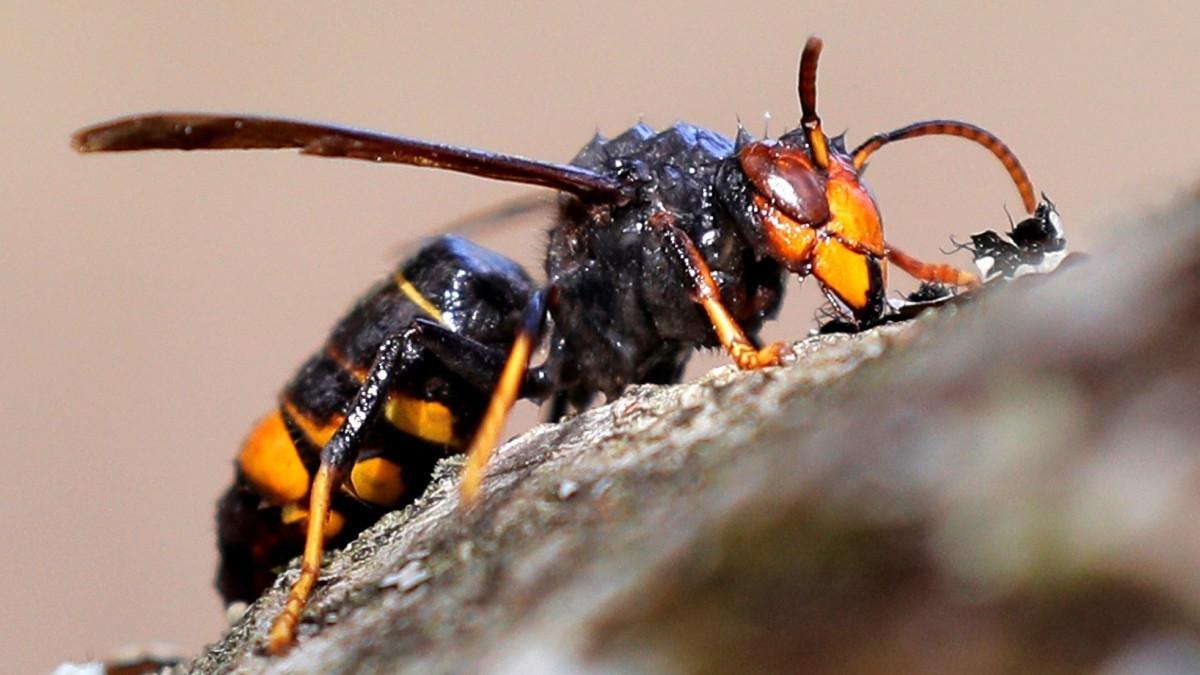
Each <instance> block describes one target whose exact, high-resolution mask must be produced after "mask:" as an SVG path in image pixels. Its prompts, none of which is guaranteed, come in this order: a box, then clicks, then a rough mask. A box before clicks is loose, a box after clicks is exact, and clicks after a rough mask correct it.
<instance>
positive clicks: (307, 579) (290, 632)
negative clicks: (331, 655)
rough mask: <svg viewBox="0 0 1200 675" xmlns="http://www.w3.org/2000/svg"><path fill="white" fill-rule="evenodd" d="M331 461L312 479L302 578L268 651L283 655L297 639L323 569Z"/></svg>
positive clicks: (276, 624) (276, 625)
mask: <svg viewBox="0 0 1200 675" xmlns="http://www.w3.org/2000/svg"><path fill="white" fill-rule="evenodd" d="M332 473H333V471H332V469H331V467H330V466H329V464H326V463H324V462H322V463H321V468H320V469H318V470H317V476H316V478H314V479H313V484H312V498H311V500H310V502H309V511H308V532H307V536H306V538H305V540H304V556H303V558H301V561H300V577H299V578H298V579H296V583H295V584H294V585H292V590H291V591H290V592H289V593H288V599H287V603H286V604H284V606H283V610H282V611H281V612H280V613H279V616H276V617H275V621H274V622H272V623H271V632H270V633H269V634H268V637H267V653H268V654H272V655H276V654H282V653H284V652H286V651H287V650H288V648H290V647H291V646H292V642H293V641H295V639H296V625H297V624H298V623H300V613H301V612H303V611H304V605H305V604H307V603H308V596H309V595H310V594H311V593H312V589H313V586H315V585H316V583H317V576H318V575H319V574H320V572H321V555H322V554H323V553H324V552H325V525H326V522H327V520H328V518H329V500H330V497H331V494H332V491H333V485H334V483H335V482H339V481H335V480H334V477H333V475H332Z"/></svg>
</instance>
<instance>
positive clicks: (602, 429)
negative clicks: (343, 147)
mask: <svg viewBox="0 0 1200 675" xmlns="http://www.w3.org/2000/svg"><path fill="white" fill-rule="evenodd" d="M1138 220H1139V221H1140V222H1136V223H1130V224H1129V230H1130V234H1129V236H1128V237H1126V238H1124V239H1123V240H1121V241H1120V242H1117V245H1116V246H1115V247H1112V248H1110V249H1108V250H1106V251H1103V252H1100V253H1097V254H1095V255H1093V256H1092V257H1091V258H1090V259H1089V260H1087V261H1086V262H1084V263H1081V264H1078V265H1072V266H1070V267H1069V268H1067V269H1062V270H1060V271H1059V272H1057V273H1055V274H1053V275H1050V276H1048V277H1043V278H1036V279H1028V278H1027V279H1022V280H1018V281H1017V282H1014V283H1012V284H1009V285H1007V286H1005V287H1002V288H997V289H994V290H992V291H990V292H987V293H984V294H983V295H982V296H981V297H979V298H978V299H976V300H974V301H972V302H970V303H967V304H963V305H960V306H956V307H948V308H943V309H940V310H937V311H934V312H931V313H929V314H926V315H924V316H923V317H921V318H920V319H918V320H916V321H913V322H910V323H907V324H903V325H896V326H890V327H884V328H880V329H876V330H872V331H869V332H866V333H863V334H859V335H854V336H821V337H812V338H809V339H806V340H803V341H800V342H798V343H796V345H795V346H794V348H793V350H792V353H791V355H790V356H789V358H788V363H787V365H786V366H784V367H781V368H774V369H768V370H765V371H760V372H737V371H735V370H733V369H732V368H728V367H727V368H719V369H717V370H714V371H712V372H710V373H708V374H707V375H706V376H704V377H703V378H701V379H700V380H699V381H696V382H691V383H687V384H681V385H676V386H645V387H638V388H635V389H633V390H631V391H629V392H628V393H627V394H626V395H624V396H622V397H621V398H620V399H619V400H617V401H615V402H613V403H611V404H609V405H605V406H603V407H598V408H596V409H593V410H590V411H587V412H585V413H583V414H581V415H579V416H577V417H575V418H572V419H569V420H567V421H565V422H563V423H562V424H558V425H543V426H540V427H537V428H535V429H533V430H532V431H530V432H529V433H527V434H524V435H523V436H521V437H519V438H517V439H514V440H513V441H510V442H509V443H507V444H505V445H504V446H503V447H502V448H501V449H500V451H499V454H498V456H497V458H496V460H495V461H494V463H493V464H492V466H491V468H490V471H489V475H488V480H487V481H486V482H485V492H486V496H485V498H484V500H483V501H482V503H481V504H479V505H478V507H477V508H475V509H473V510H472V511H470V512H469V513H462V512H460V511H459V510H458V508H457V505H458V499H457V490H456V488H457V480H456V473H457V469H458V467H459V463H458V462H453V461H451V462H446V463H444V464H443V465H442V466H441V467H440V469H439V475H438V477H437V478H436V479H435V481H434V483H433V485H432V486H431V488H430V489H429V491H428V492H427V494H426V495H425V496H424V497H423V498H421V499H420V500H419V501H418V502H417V503H415V504H413V505H412V506H411V507H409V508H406V509H404V510H403V511H399V512H396V513H392V514H389V515H388V516H386V517H385V518H383V519H382V520H381V521H380V522H379V523H378V524H377V525H375V526H374V527H373V528H371V529H370V530H368V531H367V532H366V533H364V535H363V536H362V537H360V538H359V539H358V540H357V541H355V542H354V543H353V544H351V545H350V546H348V547H347V548H346V549H345V550H343V551H340V552H336V553H333V554H330V555H329V556H327V562H326V565H325V567H324V570H323V574H322V578H321V582H320V583H319V585H318V588H317V591H316V594H315V596H314V598H313V601H312V603H311V604H310V606H309V608H308V610H307V612H306V614H305V620H304V623H303V624H302V627H301V633H300V642H299V644H298V646H297V647H296V648H295V649H293V650H292V651H291V653H289V654H288V655H287V656H285V657H282V658H277V659H268V658H266V657H264V656H262V655H260V654H259V653H257V651H256V647H257V645H258V644H259V643H260V641H261V639H262V636H264V635H265V633H266V630H267V627H268V625H269V621H270V619H271V617H272V616H273V615H274V614H275V613H276V611H277V610H278V609H279V607H280V606H281V604H282V602H283V598H284V595H285V593H286V589H287V586H288V585H289V584H290V583H291V582H292V581H293V580H294V579H295V576H296V571H297V569H296V566H295V564H293V566H292V567H291V568H290V569H289V571H288V572H287V573H285V574H284V575H283V576H282V579H281V581H280V582H278V583H277V584H276V585H275V587H274V588H273V589H272V590H270V591H269V592H268V593H266V594H265V596H264V597H263V598H261V599H260V600H259V601H258V602H257V603H255V604H254V605H253V606H252V607H251V608H250V610H249V611H248V612H247V613H246V614H245V615H244V616H243V618H242V619H241V620H240V621H239V622H237V623H236V624H235V625H234V626H233V627H232V628H231V630H230V631H229V633H228V635H227V636H226V637H225V638H224V639H223V640H222V641H221V642H219V643H218V644H215V645H212V646H211V647H210V648H209V649H208V650H207V651H206V652H205V653H204V654H202V655H201V656H199V657H198V658H197V659H196V660H195V661H194V662H192V663H191V664H190V665H189V666H187V669H189V670H191V671H194V672H215V671H230V670H232V671H236V672H246V673H267V672H278V673H283V672H288V673H291V672H322V673H351V672H354V673H359V672H488V673H533V672H614V671H622V672H678V673H719V672H752V671H778V672H809V671H817V672H820V671H827V672H841V673H895V672H946V673H964V672H970V673H1000V672H1044V673H1070V672H1097V671H1098V670H1100V671H1103V672H1108V673H1124V672H1130V673H1132V672H1200V574H1198V573H1197V572H1198V570H1200V452H1197V450H1198V449H1200V342H1198V341H1197V339H1196V335H1197V332H1198V331H1200V205H1198V203H1197V199H1196V198H1195V196H1193V197H1192V198H1190V199H1187V200H1183V201H1181V202H1179V203H1177V204H1176V205H1175V206H1174V207H1173V208H1172V209H1171V210H1170V211H1169V212H1167V213H1164V214H1158V215H1154V214H1147V215H1145V216H1144V217H1141V218H1139V219H1138ZM1134 232H1136V235H1135V234H1133V233H1134ZM1172 668H1174V669H1176V670H1171V669H1172ZM1164 669H1165V670H1164Z"/></svg>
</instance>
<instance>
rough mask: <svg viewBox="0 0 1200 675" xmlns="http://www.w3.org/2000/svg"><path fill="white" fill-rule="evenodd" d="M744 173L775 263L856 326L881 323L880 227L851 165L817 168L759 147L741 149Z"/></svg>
mask: <svg viewBox="0 0 1200 675" xmlns="http://www.w3.org/2000/svg"><path fill="white" fill-rule="evenodd" d="M738 159H739V162H740V164H741V167H742V171H743V172H744V173H745V174H746V177H747V178H748V179H749V180H750V184H751V185H752V186H753V188H754V195H753V196H752V198H751V199H752V202H753V204H754V208H755V212H756V215H757V217H758V223H757V225H758V227H759V228H760V229H761V234H762V237H763V240H764V242H765V244H766V245H767V248H768V251H769V253H770V255H771V256H772V257H773V258H775V259H776V260H779V261H780V262H781V263H783V265H784V266H785V267H787V268H788V269H789V270H791V271H792V272H794V273H796V274H799V275H801V276H806V275H808V274H812V275H813V276H815V277H816V278H817V281H818V282H820V284H821V288H822V290H824V291H825V293H826V295H828V296H830V297H831V298H834V299H836V301H837V302H839V303H840V304H842V305H844V306H845V307H847V308H849V310H850V311H851V312H852V313H853V314H854V316H855V318H856V319H858V320H865V321H869V320H873V319H877V318H878V317H879V316H881V315H882V312H883V292H884V284H885V282H886V279H887V268H886V261H885V258H884V256H885V255H886V248H885V246H884V243H883V222H882V220H881V219H880V217H879V208H878V207H877V206H876V205H875V200H874V198H872V197H871V194H870V192H869V191H868V190H867V188H866V186H864V185H863V184H862V182H861V181H860V180H859V177H858V172H857V171H856V170H855V169H854V165H853V164H852V162H851V160H850V158H849V157H848V156H846V155H844V154H841V153H837V152H830V153H828V155H827V163H828V166H827V167H825V168H822V167H820V166H819V165H817V164H816V162H815V161H814V160H813V158H812V157H811V156H810V154H809V151H808V149H807V148H805V147H803V146H797V145H787V144H783V143H774V142H769V141H761V142H756V143H751V144H749V145H746V146H745V147H743V148H742V150H741V151H740V153H739V155H738Z"/></svg>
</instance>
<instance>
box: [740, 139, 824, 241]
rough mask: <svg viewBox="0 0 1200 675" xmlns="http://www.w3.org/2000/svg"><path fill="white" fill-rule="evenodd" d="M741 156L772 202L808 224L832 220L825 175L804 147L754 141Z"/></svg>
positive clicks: (752, 179)
mask: <svg viewBox="0 0 1200 675" xmlns="http://www.w3.org/2000/svg"><path fill="white" fill-rule="evenodd" d="M738 159H739V161H740V163H741V165H742V171H743V172H744V173H745V174H746V177H747V178H749V179H750V183H751V184H752V185H754V189H755V190H756V191H757V192H758V193H759V194H761V195H763V196H764V197H766V198H767V200H768V201H769V202H770V204H771V206H774V207H775V208H777V209H779V210H780V211H782V212H783V213H784V214H785V215H787V216H788V217H789V218H791V219H792V220H795V221H796V222H797V223H801V224H804V225H812V226H820V225H823V224H825V223H826V222H827V221H828V220H829V200H828V198H827V197H826V196H825V177H824V176H823V175H822V174H821V173H819V172H818V171H817V169H816V168H815V167H814V166H813V163H812V160H811V159H809V157H808V153H807V152H805V150H804V149H803V148H797V147H791V146H785V145H770V144H767V143H762V142H759V143H751V144H750V145H747V146H746V147H744V148H743V149H742V151H741V154H740V155H739V157H738Z"/></svg>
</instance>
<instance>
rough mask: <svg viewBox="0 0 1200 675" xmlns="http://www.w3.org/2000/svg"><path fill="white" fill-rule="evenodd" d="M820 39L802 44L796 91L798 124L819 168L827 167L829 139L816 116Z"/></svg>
mask: <svg viewBox="0 0 1200 675" xmlns="http://www.w3.org/2000/svg"><path fill="white" fill-rule="evenodd" d="M822 46H823V43H822V42H821V38H819V37H817V36H815V35H814V36H812V37H810V38H808V42H806V43H804V51H803V52H802V53H801V54H800V82H799V85H798V86H797V90H798V91H799V94H800V112H801V114H802V116H801V117H800V124H802V125H803V126H804V134H805V136H807V138H808V147H809V148H811V149H812V154H813V160H815V161H816V163H817V165H818V166H820V167H821V168H828V167H829V139H827V138H826V137H825V132H824V131H822V130H821V118H820V117H819V116H818V115H817V61H819V60H820V58H821V47H822Z"/></svg>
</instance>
